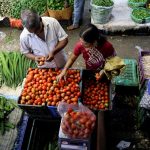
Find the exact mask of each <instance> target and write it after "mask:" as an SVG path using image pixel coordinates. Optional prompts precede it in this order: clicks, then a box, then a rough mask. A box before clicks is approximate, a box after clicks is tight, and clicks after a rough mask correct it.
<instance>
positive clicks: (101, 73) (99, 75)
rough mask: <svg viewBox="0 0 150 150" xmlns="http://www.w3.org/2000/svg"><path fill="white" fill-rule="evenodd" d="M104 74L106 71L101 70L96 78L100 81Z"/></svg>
mask: <svg viewBox="0 0 150 150" xmlns="http://www.w3.org/2000/svg"><path fill="white" fill-rule="evenodd" d="M103 75H104V71H103V70H101V71H100V72H98V73H96V74H95V78H96V80H97V81H99V80H100V79H101V78H102V77H103Z"/></svg>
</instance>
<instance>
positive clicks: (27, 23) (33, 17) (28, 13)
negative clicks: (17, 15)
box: [21, 10, 41, 33]
mask: <svg viewBox="0 0 150 150" xmlns="http://www.w3.org/2000/svg"><path fill="white" fill-rule="evenodd" d="M21 19H22V23H23V26H24V27H26V28H27V29H28V30H29V32H32V33H36V31H37V30H39V29H40V26H41V17H40V16H39V15H38V14H37V13H36V12H35V11H33V10H23V11H22V12H21Z"/></svg>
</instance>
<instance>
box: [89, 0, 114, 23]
mask: <svg viewBox="0 0 150 150" xmlns="http://www.w3.org/2000/svg"><path fill="white" fill-rule="evenodd" d="M90 5H91V17H92V19H93V21H94V23H96V24H105V23H107V22H109V20H110V16H111V12H112V9H113V5H112V6H110V7H104V6H97V5H94V4H93V3H92V2H91V3H90Z"/></svg>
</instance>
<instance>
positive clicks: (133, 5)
mask: <svg viewBox="0 0 150 150" xmlns="http://www.w3.org/2000/svg"><path fill="white" fill-rule="evenodd" d="M146 2H147V0H145V2H133V1H132V0H128V6H129V7H131V8H137V7H144V6H145V5H146Z"/></svg>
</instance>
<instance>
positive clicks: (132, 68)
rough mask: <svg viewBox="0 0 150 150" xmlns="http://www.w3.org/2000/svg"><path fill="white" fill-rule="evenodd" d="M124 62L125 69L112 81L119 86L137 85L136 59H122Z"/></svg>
mask: <svg viewBox="0 0 150 150" xmlns="http://www.w3.org/2000/svg"><path fill="white" fill-rule="evenodd" d="M124 62H125V64H126V66H125V69H124V70H123V72H122V73H121V74H120V75H119V76H117V77H115V78H114V79H113V80H112V82H113V83H114V84H115V85H121V86H139V76H138V71H137V61H136V60H135V59H124Z"/></svg>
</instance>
